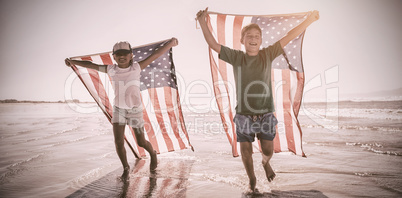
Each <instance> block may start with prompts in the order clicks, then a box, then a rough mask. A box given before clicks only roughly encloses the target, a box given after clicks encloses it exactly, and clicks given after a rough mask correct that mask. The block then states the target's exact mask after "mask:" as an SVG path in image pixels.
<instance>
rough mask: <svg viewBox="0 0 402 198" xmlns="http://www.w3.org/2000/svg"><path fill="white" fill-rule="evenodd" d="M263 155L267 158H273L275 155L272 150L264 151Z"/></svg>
mask: <svg viewBox="0 0 402 198" xmlns="http://www.w3.org/2000/svg"><path fill="white" fill-rule="evenodd" d="M262 154H263V155H265V156H266V157H269V158H271V157H272V155H273V154H274V151H273V150H272V149H266V150H263V151H262Z"/></svg>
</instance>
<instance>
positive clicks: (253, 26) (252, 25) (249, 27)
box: [241, 23, 262, 40]
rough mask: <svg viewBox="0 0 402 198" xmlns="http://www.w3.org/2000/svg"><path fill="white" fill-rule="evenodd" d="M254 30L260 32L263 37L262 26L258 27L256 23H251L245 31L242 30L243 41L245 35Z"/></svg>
mask: <svg viewBox="0 0 402 198" xmlns="http://www.w3.org/2000/svg"><path fill="white" fill-rule="evenodd" d="M253 28H254V29H256V30H258V31H259V32H260V35H262V31H261V28H260V26H258V25H257V24H255V23H250V24H248V25H246V26H244V27H243V29H241V40H243V38H244V35H246V32H247V31H249V30H251V29H253Z"/></svg>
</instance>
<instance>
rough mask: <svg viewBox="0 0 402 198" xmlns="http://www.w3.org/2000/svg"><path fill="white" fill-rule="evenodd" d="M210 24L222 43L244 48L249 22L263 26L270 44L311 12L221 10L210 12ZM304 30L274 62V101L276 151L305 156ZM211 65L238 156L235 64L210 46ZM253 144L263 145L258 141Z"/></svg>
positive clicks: (223, 116)
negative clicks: (257, 13) (255, 13)
mask: <svg viewBox="0 0 402 198" xmlns="http://www.w3.org/2000/svg"><path fill="white" fill-rule="evenodd" d="M208 15H209V17H208V22H207V24H208V27H209V29H210V30H211V32H212V34H213V36H214V37H215V39H216V40H217V41H218V43H220V44H221V45H224V46H227V47H230V48H232V49H237V50H243V51H245V50H244V46H243V45H241V43H240V38H241V30H242V28H243V27H244V26H246V25H248V24H250V23H256V24H258V25H259V26H260V28H261V30H262V46H261V47H268V46H269V45H272V44H274V43H275V42H277V41H279V40H280V39H281V38H282V37H283V36H285V35H286V34H287V33H288V32H289V31H290V30H292V29H293V28H294V27H296V26H297V25H298V24H300V23H301V22H303V21H304V20H305V19H306V18H307V15H308V13H298V14H287V15H270V16H266V15H265V16H246V15H230V14H220V13H209V14H208ZM303 37H304V32H303V33H302V34H300V35H299V36H298V37H297V38H295V39H294V40H292V41H291V42H290V43H289V44H288V45H286V46H285V47H284V52H285V54H283V55H280V56H279V57H277V58H276V59H275V60H274V61H273V62H272V72H271V73H272V77H271V80H272V90H273V97H274V102H275V116H276V118H277V119H278V125H277V127H276V131H277V133H276V136H275V139H274V151H275V152H285V151H290V152H293V153H295V154H297V155H301V156H304V157H305V154H304V152H303V149H302V131H301V128H300V124H299V121H298V119H297V116H298V113H299V108H300V104H301V101H302V95H303V87H304V72H303V64H302V54H301V49H302V42H303ZM209 57H210V65H211V73H212V80H213V84H214V92H215V98H216V102H217V104H218V108H219V111H220V117H221V120H222V123H223V126H224V130H225V132H226V135H227V137H228V140H229V143H230V144H231V146H232V153H233V156H234V157H236V156H239V148H240V146H239V144H238V143H237V142H236V131H235V124H234V122H233V117H234V114H235V111H234V107H235V106H236V101H235V97H233V93H230V92H229V90H233V91H234V90H235V88H234V87H235V86H234V76H233V68H232V66H231V65H228V64H227V63H226V62H224V61H222V60H220V59H219V58H218V54H217V53H216V52H215V51H213V50H211V49H209ZM253 145H254V147H255V148H257V149H258V150H259V149H260V146H259V141H255V142H254V144H253Z"/></svg>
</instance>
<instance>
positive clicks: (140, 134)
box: [133, 127, 158, 171]
mask: <svg viewBox="0 0 402 198" xmlns="http://www.w3.org/2000/svg"><path fill="white" fill-rule="evenodd" d="M133 129H134V134H135V138H136V139H137V144H138V146H140V147H142V148H144V149H145V150H146V151H148V153H149V155H150V156H151V164H150V166H149V169H150V170H151V171H154V170H155V169H156V167H157V166H158V160H157V156H156V151H155V150H154V149H153V147H152V144H151V143H150V142H149V141H147V140H146V139H145V136H144V127H142V128H133Z"/></svg>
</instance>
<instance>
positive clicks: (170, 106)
mask: <svg viewBox="0 0 402 198" xmlns="http://www.w3.org/2000/svg"><path fill="white" fill-rule="evenodd" d="M164 91H165V101H166V106H167V111H168V115H169V119H170V123H172V124H171V126H172V129H173V133H174V135H175V137H176V139H177V141H178V142H179V145H180V149H184V148H186V146H185V145H184V143H183V140H182V139H181V137H180V135H179V128H178V126H177V123H178V122H177V119H176V114H175V112H174V108H175V107H174V106H173V103H172V101H174V100H173V97H172V91H171V88H170V87H164Z"/></svg>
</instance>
